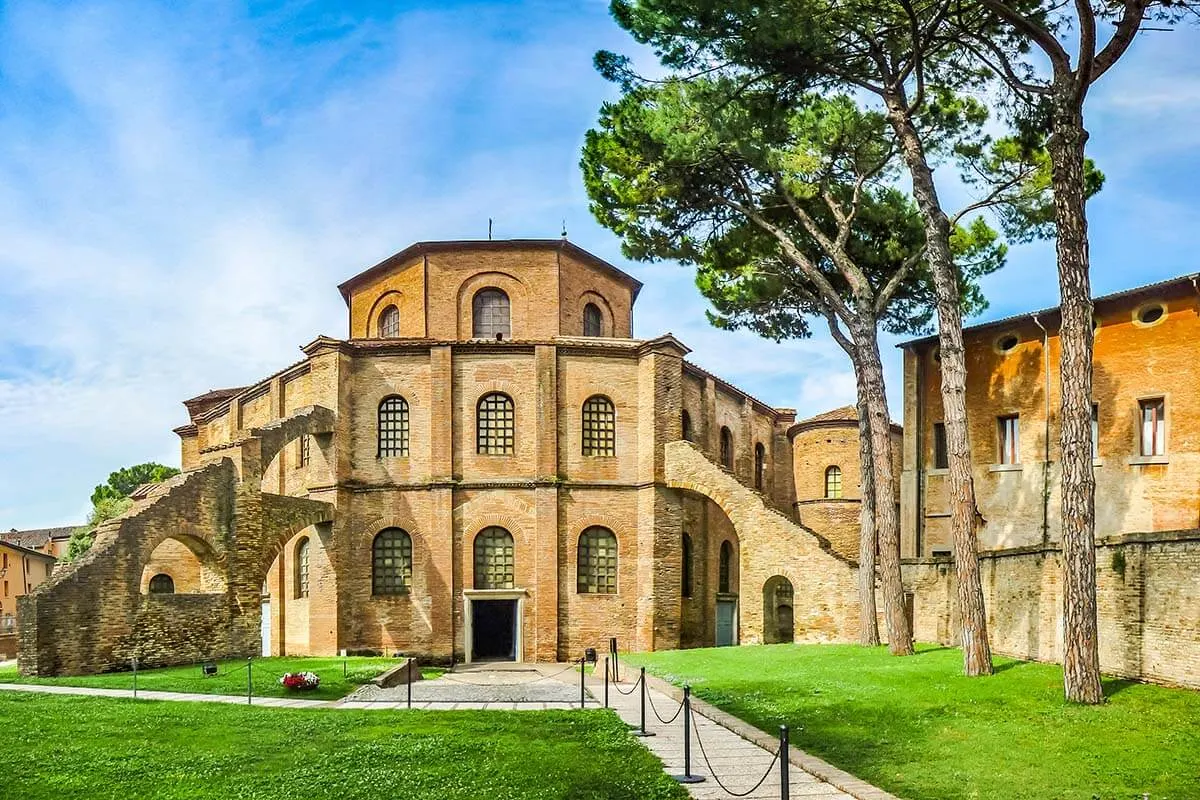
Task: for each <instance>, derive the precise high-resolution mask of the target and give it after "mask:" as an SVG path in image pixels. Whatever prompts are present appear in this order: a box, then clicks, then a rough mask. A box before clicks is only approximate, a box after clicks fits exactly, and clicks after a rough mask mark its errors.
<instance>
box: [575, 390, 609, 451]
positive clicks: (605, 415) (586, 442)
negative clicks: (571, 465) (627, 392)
mask: <svg viewBox="0 0 1200 800" xmlns="http://www.w3.org/2000/svg"><path fill="white" fill-rule="evenodd" d="M583 454H584V455H585V456H615V455H616V454H617V412H616V410H615V409H614V408H613V404H612V401H611V400H609V399H608V398H607V397H604V396H603V395H599V394H598V395H595V396H593V397H589V398H588V399H587V400H586V401H584V404H583Z"/></svg>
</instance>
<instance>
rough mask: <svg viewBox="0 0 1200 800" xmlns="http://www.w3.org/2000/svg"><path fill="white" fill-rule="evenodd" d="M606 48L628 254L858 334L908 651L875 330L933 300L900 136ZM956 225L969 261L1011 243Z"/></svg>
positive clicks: (877, 481)
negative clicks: (657, 78) (671, 73)
mask: <svg viewBox="0 0 1200 800" xmlns="http://www.w3.org/2000/svg"><path fill="white" fill-rule="evenodd" d="M599 61H600V66H601V69H602V71H605V72H607V74H609V75H610V76H611V77H614V78H617V79H619V80H620V81H621V82H622V84H623V87H624V96H623V97H622V98H621V100H620V101H618V102H616V103H610V104H607V105H606V106H605V107H604V108H603V109H602V111H601V115H600V123H599V126H598V128H597V129H595V130H592V131H589V133H588V135H587V139H586V144H585V147H584V153H583V161H582V166H583V170H584V179H585V184H586V186H587V190H588V193H589V196H590V198H591V201H592V210H593V213H594V214H595V215H596V217H597V218H598V219H599V220H600V221H601V223H602V224H604V225H605V226H606V227H608V228H610V229H612V230H613V231H615V232H616V233H618V234H619V235H620V236H621V237H622V239H623V242H624V248H625V252H626V253H627V255H629V256H630V257H632V258H636V259H643V260H653V259H675V260H678V261H680V262H682V263H684V264H690V265H694V266H696V268H697V272H698V275H697V283H698V285H699V286H700V288H701V290H702V291H703V292H704V293H705V295H706V296H707V297H708V298H709V299H710V300H711V301H712V302H713V305H714V307H715V308H716V312H717V313H716V315H714V317H713V319H714V322H716V323H717V324H718V325H727V326H745V327H749V328H752V329H754V330H755V331H757V332H758V333H760V334H762V335H766V336H769V337H772V338H777V339H780V338H786V337H795V336H805V335H808V333H809V328H808V319H809V318H810V317H813V316H820V317H823V318H825V319H826V320H827V321H828V322H829V323H830V324H831V325H832V326H833V328H834V329H835V330H836V331H838V332H839V334H840V337H841V340H842V341H845V342H847V343H848V344H849V345H850V347H849V352H850V354H851V355H852V357H853V359H854V362H853V363H854V368H855V374H856V376H857V379H858V380H859V381H860V382H861V384H862V387H863V392H862V393H863V400H864V403H863V404H864V406H865V409H866V415H865V419H866V430H867V431H868V432H869V439H870V443H869V453H870V462H871V467H872V472H871V476H870V477H871V478H872V483H873V489H874V491H873V500H874V505H875V507H874V515H875V529H876V532H877V536H878V542H879V577H880V585H881V590H882V596H883V605H884V619H885V623H886V625H887V629H888V642H889V647H890V649H891V651H892V652H893V653H896V654H908V653H911V652H912V635H911V630H910V628H909V623H908V619H907V615H906V613H905V608H904V602H903V586H902V584H901V579H900V564H899V554H900V548H899V519H898V516H897V513H896V504H895V486H896V479H897V476H896V475H895V474H894V461H893V454H892V449H893V448H892V442H891V438H890V417H889V414H888V409H887V401H886V391H885V385H884V377H883V367H882V361H881V358H880V353H879V339H878V337H879V328H880V326H881V325H882V326H883V327H885V328H886V329H888V330H892V331H911V330H917V329H920V328H921V327H923V326H924V325H925V324H926V323H927V322H928V321H929V319H930V318H931V314H932V312H931V311H930V306H929V303H928V300H929V298H928V296H926V295H923V294H922V292H921V290H920V288H919V287H922V286H925V285H926V284H927V280H926V277H925V269H926V267H925V240H924V233H923V230H922V225H921V220H920V217H919V215H918V213H917V211H916V209H915V207H914V206H913V204H912V203H911V200H910V199H909V198H908V197H907V196H906V195H904V194H903V193H902V192H900V191H898V190H897V189H896V188H895V187H894V185H893V183H894V181H895V179H896V166H897V160H896V159H897V146H896V142H895V140H894V137H892V136H891V135H890V134H889V131H888V126H887V122H886V120H885V118H884V116H883V115H882V114H879V113H873V112H869V111H864V110H863V109H861V108H860V107H859V106H858V105H857V104H856V102H855V101H854V100H853V99H851V98H850V97H849V96H846V95H829V94H823V95H822V94H816V93H789V92H788V91H786V90H784V91H781V87H778V86H773V85H764V86H757V87H756V86H753V85H751V84H749V83H747V82H743V81H740V80H738V79H736V78H733V77H728V76H722V75H719V74H717V73H716V72H715V71H714V72H712V73H709V74H708V75H706V76H691V77H688V78H686V79H677V80H667V81H665V82H655V83H650V82H645V81H640V80H638V79H636V78H635V77H633V76H631V75H630V74H629V73H628V72H626V71H623V70H622V69H621V67H622V66H623V65H624V63H625V62H622V61H621V60H620V59H615V58H613V57H610V56H608V55H606V54H601V56H600V57H599ZM959 233H960V237H959V239H960V249H961V252H962V261H963V263H964V264H969V265H970V267H969V268H970V269H971V270H972V271H973V273H974V274H978V273H980V272H984V271H989V270H991V269H995V268H996V267H997V266H999V264H1000V262H1001V260H1002V258H1003V249H1002V248H1000V247H999V246H997V245H996V243H995V235H994V234H993V233H992V232H991V231H990V229H987V228H986V226H984V225H982V224H978V225H975V226H973V227H972V228H971V229H970V230H960V232H959ZM967 285H968V286H969V287H970V288H971V292H970V294H971V297H972V299H973V300H974V301H975V302H979V300H980V298H979V297H978V294H977V292H975V291H974V285H973V284H967ZM863 451H864V453H866V452H868V451H867V448H865V447H864V448H863Z"/></svg>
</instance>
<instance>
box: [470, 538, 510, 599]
mask: <svg viewBox="0 0 1200 800" xmlns="http://www.w3.org/2000/svg"><path fill="white" fill-rule="evenodd" d="M513 585H514V584H513V537H512V534H511V533H509V532H508V531H506V530H505V529H504V528H500V527H497V526H495V525H493V526H491V527H488V528H484V529H483V530H481V531H480V532H479V534H478V535H477V536H476V537H475V588H476V589H511V588H513Z"/></svg>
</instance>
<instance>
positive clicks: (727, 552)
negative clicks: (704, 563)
mask: <svg viewBox="0 0 1200 800" xmlns="http://www.w3.org/2000/svg"><path fill="white" fill-rule="evenodd" d="M732 569H733V545H731V544H730V543H729V540H728V539H727V540H725V541H723V542H721V560H720V563H719V565H718V568H717V591H718V592H720V593H722V594H729V593H730V591H732V590H731V589H730V588H729V587H730V586H732V585H733V584H732V582H731V581H730V580H729V575H730V572H731V570H732Z"/></svg>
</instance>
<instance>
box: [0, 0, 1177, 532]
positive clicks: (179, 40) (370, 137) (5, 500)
mask: <svg viewBox="0 0 1200 800" xmlns="http://www.w3.org/2000/svg"><path fill="white" fill-rule="evenodd" d="M601 48H606V49H613V50H619V51H625V52H633V45H632V43H631V42H630V41H629V40H628V39H627V37H626V36H625V34H624V33H623V32H622V31H621V30H620V29H618V28H617V27H616V26H615V25H614V24H613V23H612V22H611V20H610V19H609V16H608V10H607V4H606V3H605V2H598V1H596V0H578V1H577V2H549V0H546V1H545V2H525V3H515V2H514V3H500V2H494V3H465V2H464V3H449V2H439V3H433V2H430V3H394V2H388V3H384V2H356V3H353V2H344V3H332V2H329V3H320V2H295V3H283V4H267V3H253V4H250V5H249V6H247V5H244V4H236V3H226V2H220V1H219V0H207V1H206V2H202V3H195V4H186V3H174V2H173V3H160V4H152V3H144V2H137V0H120V2H91V3H79V4H70V5H62V4H49V3H38V2H32V1H30V0H21V2H14V3H0V243H2V244H0V320H2V321H3V322H2V324H0V528H9V527H18V528H21V527H35V526H41V525H56V524H69V523H74V522H77V521H80V520H81V519H82V518H83V516H84V514H85V513H86V509H87V506H88V503H87V497H88V495H89V494H90V492H91V487H92V486H93V485H95V484H96V483H99V482H101V481H102V480H103V479H104V478H105V477H106V476H107V474H108V473H109V472H110V471H112V470H113V469H116V468H118V467H120V466H122V465H127V464H131V463H136V462H140V461H146V460H157V461H162V462H165V463H168V464H177V463H178V458H179V456H178V441H177V439H176V437H175V435H174V434H173V433H171V428H172V427H174V426H176V425H180V424H182V423H184V422H185V421H186V414H185V411H184V409H183V406H181V405H180V400H182V399H184V398H187V397H190V396H192V395H195V394H198V393H200V392H203V391H205V390H207V389H209V388H213V387H221V386H229V385H241V384H245V383H249V382H252V381H254V380H256V379H257V378H259V377H262V376H264V375H266V374H268V373H270V372H272V371H274V370H276V369H278V368H280V367H282V366H284V365H286V364H289V363H292V362H294V361H296V360H297V359H298V358H299V356H300V353H299V351H298V349H297V348H298V346H299V345H301V344H303V343H305V342H307V341H310V340H311V339H313V338H314V337H315V336H316V335H317V334H321V333H324V334H328V335H332V336H341V335H343V334H344V332H345V319H346V318H345V309H344V306H343V304H342V301H341V298H340V297H339V296H338V293H337V291H336V288H335V287H336V285H337V283H338V282H340V281H342V280H344V279H345V278H347V277H349V276H351V275H353V274H355V273H356V272H358V271H360V270H361V269H363V268H365V267H367V266H369V265H371V264H374V263H375V262H377V261H378V260H379V259H381V258H383V257H385V256H387V255H389V254H390V253H392V252H394V251H396V250H398V249H400V248H402V247H404V246H406V245H407V244H409V243H411V242H413V241H415V240H420V239H438V238H472V237H480V238H481V237H484V236H486V234H487V220H488V218H489V217H492V218H494V219H495V230H496V236H497V237H522V236H530V237H553V236H557V235H558V233H559V231H560V226H561V225H562V224H563V221H564V220H565V222H566V226H567V230H568V233H569V234H570V237H571V239H572V240H574V241H575V242H577V243H578V244H580V245H581V246H583V247H585V248H587V249H589V250H592V251H593V252H595V253H597V254H598V255H600V256H602V257H605V258H608V259H610V260H612V261H614V262H615V263H617V264H619V265H621V266H622V267H624V268H626V269H628V270H629V271H630V272H632V273H633V274H634V275H637V276H638V277H639V278H641V279H642V280H643V281H644V282H645V283H646V288H645V290H644V291H643V292H642V295H641V298H640V300H639V303H638V306H637V309H636V312H635V329H636V333H637V335H639V336H653V335H656V334H659V333H662V332H665V331H672V332H674V333H675V334H676V335H677V336H679V337H680V338H681V339H683V340H684V341H685V342H687V343H688V344H689V345H690V346H691V347H692V348H693V349H694V351H695V352H694V353H693V359H694V360H695V361H696V362H697V363H699V364H701V365H702V366H704V367H706V368H708V369H710V370H712V371H715V372H716V373H718V374H720V375H722V376H723V377H726V378H728V379H730V380H731V381H733V382H735V383H736V384H738V385H739V386H741V387H743V388H744V389H746V390H747V391H749V392H751V393H752V394H754V395H756V396H758V397H760V398H762V399H763V400H765V401H767V402H769V403H772V404H774V405H778V406H794V407H796V408H798V409H799V411H800V413H801V414H802V415H808V414H814V413H819V412H820V411H823V410H826V409H828V408H831V407H833V406H836V405H842V404H845V403H848V402H852V401H853V378H852V376H851V374H850V371H849V368H848V365H847V364H846V363H845V360H844V358H843V356H842V354H841V353H840V351H839V350H837V348H836V347H835V346H834V345H833V344H832V343H831V342H830V341H828V339H827V338H825V337H820V336H818V337H816V338H814V339H812V340H809V341H801V342H789V343H785V344H782V345H775V344H772V343H769V342H765V341H762V340H759V339H757V338H755V337H753V336H751V335H748V334H730V333H724V332H719V331H715V330H713V329H711V328H709V327H708V325H707V323H706V322H705V319H704V308H705V304H704V302H703V300H702V299H701V298H700V296H699V294H698V292H697V291H696V290H695V288H694V286H693V284H692V280H691V275H690V274H689V273H688V272H687V271H686V270H684V269H683V268H680V267H677V266H673V265H669V264H659V265H643V264H630V263H627V262H625V261H624V260H623V259H622V258H621V255H620V251H619V245H618V242H617V241H616V239H615V237H613V235H612V234H610V233H608V232H607V231H605V230H604V229H602V228H600V227H599V226H598V225H597V224H596V223H595V222H593V221H592V219H591V217H590V215H589V214H588V211H587V203H586V198H585V195H584V192H583V188H582V183H581V180H580V177H579V170H578V166H577V164H578V160H579V149H580V145H581V143H582V140H583V134H584V131H585V130H586V129H587V128H588V127H589V126H590V125H591V124H592V123H593V121H594V120H595V116H596V111H597V109H598V107H599V105H600V103H601V102H602V101H603V100H605V99H607V98H609V97H611V96H613V89H612V87H611V86H609V85H608V84H606V83H605V82H604V81H602V80H601V79H600V78H599V77H598V76H597V75H596V74H595V72H594V71H593V69H592V66H591V59H592V55H593V53H594V52H595V51H596V50H598V49H601ZM1198 49H1200V32H1198V31H1196V30H1185V31H1180V32H1175V33H1151V34H1146V35H1145V36H1144V37H1143V39H1142V40H1141V41H1139V42H1138V43H1137V45H1136V46H1135V48H1134V51H1133V53H1132V56H1131V57H1130V58H1129V59H1128V60H1127V61H1126V62H1125V63H1122V64H1121V65H1120V66H1119V67H1118V69H1117V71H1116V72H1114V73H1113V74H1112V75H1110V76H1108V77H1106V78H1105V79H1104V81H1103V83H1102V84H1101V85H1100V86H1099V87H1098V88H1097V90H1096V92H1095V94H1094V95H1093V97H1092V99H1091V101H1090V103H1091V105H1090V107H1089V127H1090V129H1091V131H1092V140H1091V148H1090V152H1091V155H1092V156H1093V157H1094V158H1096V159H1097V161H1099V162H1100V165H1101V167H1102V169H1104V171H1105V172H1106V174H1107V175H1108V184H1107V187H1106V189H1105V191H1104V192H1103V193H1102V194H1101V196H1099V197H1098V198H1097V199H1096V200H1095V201H1094V202H1093V204H1092V206H1091V217H1092V234H1093V235H1092V253H1093V261H1094V267H1095V270H1094V273H1095V274H1094V282H1095V285H1096V289H1097V291H1099V292H1107V291H1112V290H1117V289H1121V288H1125V287H1129V286H1134V285H1137V284H1140V283H1144V282H1148V281H1152V280H1157V279H1160V278H1164V277H1168V276H1171V275H1176V274H1181V273H1185V272H1189V271H1192V270H1195V269H1197V262H1196V259H1194V258H1193V257H1192V251H1193V250H1194V249H1195V237H1194V231H1195V229H1196V225H1195V224H1194V220H1195V216H1196V203H1195V200H1196V196H1197V192H1198V189H1197V185H1198V184H1200V159H1198V158H1197V156H1196V153H1197V152H1200V147H1198V146H1200V59H1196V58H1195V53H1196V51H1197V50H1198ZM985 288H986V290H987V294H988V296H989V298H990V299H991V303H992V305H991V308H990V309H989V310H988V312H987V313H986V314H985V317H997V316H1004V315H1007V314H1011V313H1016V312H1019V311H1022V310H1028V309H1031V308H1037V307H1043V306H1048V305H1053V304H1055V303H1056V302H1057V287H1056V283H1055V272H1054V261H1053V254H1052V251H1051V249H1050V248H1049V246H1047V245H1045V244H1041V245H1030V246H1022V247H1017V248H1014V249H1013V251H1012V254H1011V258H1010V262H1009V266H1008V267H1007V268H1006V269H1005V270H1003V271H1002V272H1000V273H998V274H997V275H995V276H992V277H991V278H989V279H988V280H987V283H986V285H985ZM892 343H893V342H891V341H889V342H888V343H887V344H888V356H887V358H888V359H889V375H888V377H889V379H890V381H891V386H890V390H891V392H890V394H891V398H892V404H893V407H894V408H898V391H897V390H898V388H899V386H898V379H899V356H898V354H894V353H893V352H892V351H891V348H890V345H891V344H892Z"/></svg>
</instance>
